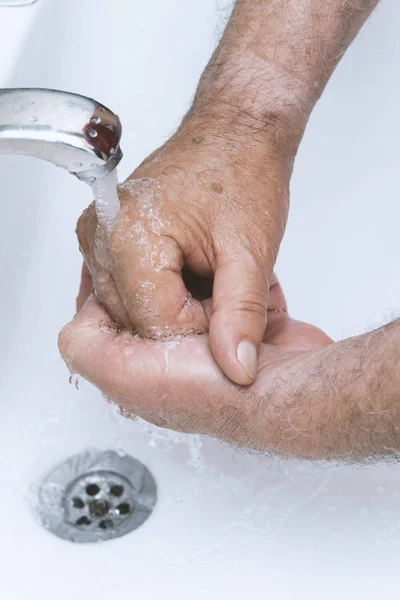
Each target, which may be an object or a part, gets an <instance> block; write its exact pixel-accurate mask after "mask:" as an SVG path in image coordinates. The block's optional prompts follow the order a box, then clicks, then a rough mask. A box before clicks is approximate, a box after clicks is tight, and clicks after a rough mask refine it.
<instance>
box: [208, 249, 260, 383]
mask: <svg viewBox="0 0 400 600" xmlns="http://www.w3.org/2000/svg"><path fill="white" fill-rule="evenodd" d="M268 287H269V286H268V279H267V273H266V267H265V265H264V264H263V263H262V261H261V260H256V259H255V258H254V257H253V256H251V254H250V253H247V252H245V251H243V252H242V254H241V256H240V257H235V258H234V259H232V258H231V257H230V256H229V255H225V256H224V257H223V258H220V259H219V260H218V264H217V269H216V272H215V279H214V289H213V315H212V317H211V321H210V345H211V350H212V353H213V355H214V358H215V360H216V361H217V362H218V364H219V366H220V367H221V369H222V370H223V371H224V373H225V374H226V375H227V376H228V377H229V379H231V380H232V381H234V382H235V383H238V384H241V385H249V384H250V383H252V381H253V380H254V378H255V376H256V373H257V354H258V349H259V346H260V344H261V341H262V338H263V335H264V331H265V326H266V322H267V296H268Z"/></svg>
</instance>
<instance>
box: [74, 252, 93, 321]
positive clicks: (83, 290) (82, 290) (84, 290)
mask: <svg viewBox="0 0 400 600" xmlns="http://www.w3.org/2000/svg"><path fill="white" fill-rule="evenodd" d="M92 291H93V281H92V276H91V274H90V271H89V269H88V267H87V264H86V263H85V262H84V263H83V265H82V274H81V283H80V287H79V293H78V297H77V299H76V312H79V311H80V310H81V308H82V306H83V305H84V304H85V302H86V300H87V299H88V297H89V296H90V294H91V293H92Z"/></svg>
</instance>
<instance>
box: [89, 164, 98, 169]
mask: <svg viewBox="0 0 400 600" xmlns="http://www.w3.org/2000/svg"><path fill="white" fill-rule="evenodd" d="M97 167H100V165H98V164H97V163H93V164H92V165H90V168H91V169H97Z"/></svg>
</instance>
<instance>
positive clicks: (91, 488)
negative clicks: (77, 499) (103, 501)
mask: <svg viewBox="0 0 400 600" xmlns="http://www.w3.org/2000/svg"><path fill="white" fill-rule="evenodd" d="M99 491H100V488H99V486H98V485H96V484H95V483H91V484H89V485H88V486H87V487H86V493H87V495H88V496H97V494H98V493H99Z"/></svg>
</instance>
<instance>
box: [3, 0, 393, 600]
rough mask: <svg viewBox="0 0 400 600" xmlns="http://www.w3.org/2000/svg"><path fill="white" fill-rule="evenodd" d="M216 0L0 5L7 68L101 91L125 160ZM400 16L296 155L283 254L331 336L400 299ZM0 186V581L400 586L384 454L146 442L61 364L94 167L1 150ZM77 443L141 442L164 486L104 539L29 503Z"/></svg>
mask: <svg viewBox="0 0 400 600" xmlns="http://www.w3.org/2000/svg"><path fill="white" fill-rule="evenodd" d="M216 5H217V2H216V0H202V2H198V0H185V2H177V1H176V0H148V2H146V3H142V2H136V1H132V0H119V1H118V2H116V1H115V0H102V1H101V2H99V1H94V0H93V1H92V0H85V1H84V2H83V1H82V0H58V1H57V2H54V1H51V0H39V2H38V3H36V4H35V5H33V6H32V7H26V8H20V9H17V8H15V9H0V19H2V14H3V12H2V11H5V12H4V21H3V23H4V25H3V29H4V33H2V36H3V37H2V39H1V41H0V51H1V56H2V57H3V56H4V57H5V63H4V66H3V67H2V69H3V70H2V71H1V74H2V76H3V79H0V83H1V84H2V85H3V86H4V87H6V86H7V87H18V86H23V87H27V86H35V87H51V88H59V89H66V90H69V91H73V92H78V93H81V94H84V95H88V96H92V97H94V98H96V99H97V100H99V101H100V102H103V103H104V104H106V105H108V106H109V107H110V108H111V109H112V110H114V111H116V112H117V113H118V114H119V115H120V117H121V120H122V123H123V126H124V136H123V150H124V152H125V158H124V161H123V163H122V165H121V168H120V176H121V177H125V176H126V175H128V173H129V172H130V171H131V170H133V168H134V167H135V165H136V164H137V163H138V162H139V161H140V160H142V159H143V158H144V157H145V156H146V154H147V153H149V152H150V151H151V150H153V149H154V148H155V147H156V146H157V145H159V144H160V143H161V142H162V141H163V140H164V139H165V138H166V137H167V136H168V134H169V133H171V132H172V131H173V128H174V126H176V125H177V123H178V122H179V118H180V117H181V116H182V115H183V113H184V111H185V109H186V108H187V107H188V105H189V101H190V98H191V96H192V93H193V91H194V87H195V85H196V81H197V79H198V77H199V74H200V72H201V70H202V68H203V66H204V65H205V63H206V61H207V60H208V58H209V55H210V53H211V51H212V48H213V45H214V43H215V40H216V29H217V21H218V19H219V18H221V15H219V16H218V15H217V10H216ZM17 15H18V18H17ZM399 26H400V4H398V3H395V2H386V3H382V5H381V6H380V7H379V9H378V10H377V12H376V14H374V16H373V17H372V19H371V20H370V22H369V23H368V24H367V26H366V27H365V29H364V30H363V31H362V33H361V35H360V36H359V38H358V40H357V41H356V43H355V44H354V46H353V47H352V48H351V50H350V51H349V53H348V54H347V56H346V57H345V59H344V61H343V63H342V64H341V66H340V68H339V69H338V71H337V73H336V74H335V76H334V77H333V80H332V82H331V84H330V85H329V88H328V90H327V91H326V94H325V95H324V97H323V99H322V101H321V102H320V104H319V105H318V107H317V109H316V111H315V113H314V115H313V119H312V121H311V123H310V126H309V129H308V131H307V134H306V137H305V139H304V143H303V145H302V148H301V152H300V154H299V158H298V162H297V168H296V172H295V176H294V181H293V194H292V196H293V202H292V211H291V218H290V223H289V226H288V231H287V236H286V238H285V241H284V244H283V247H282V252H281V257H280V260H279V265H278V273H279V274H280V276H281V280H282V283H283V285H284V287H285V289H286V292H287V295H288V300H289V305H290V309H291V312H292V313H293V315H294V316H296V317H298V318H303V319H306V320H307V319H308V320H310V321H313V322H315V323H316V324H317V325H319V326H321V327H324V328H326V330H327V331H328V333H329V334H330V335H332V336H333V337H336V338H340V337H344V336H347V335H350V334H355V333H359V332H360V331H364V330H365V329H366V328H368V327H372V326H374V325H379V324H381V323H382V322H383V321H384V320H388V319H390V318H391V316H393V315H394V312H395V309H396V307H398V304H399V301H398V299H399V297H400V278H399V269H398V265H399V255H400V253H399V245H400V244H399V239H400V227H399V221H400V208H399V199H398V164H399V147H398V140H399V139H400V119H399V110H398V107H399V101H400V83H399V79H398V77H397V76H396V73H398V72H399V68H400V41H399V37H398V29H399ZM2 60H3V59H2ZM0 185H1V198H2V201H1V205H0V221H1V223H2V235H1V238H0V268H1V271H0V272H1V286H2V294H1V297H0V307H1V314H2V319H1V325H0V339H1V346H0V389H1V396H0V407H1V408H0V441H1V448H2V453H1V456H0V487H1V493H0V515H1V517H2V523H1V542H0V582H1V590H2V592H1V595H2V597H4V598H5V599H10V600H27V599H28V598H43V599H44V600H50V599H53V598H57V600H71V598H76V597H79V598H82V599H83V598H85V599H88V598H96V600H106V599H107V600H109V599H110V598H112V600H116V599H117V598H123V599H126V598H129V599H132V600H133V599H134V600H137V599H139V598H140V599H141V598H143V599H160V598H162V599H165V598H171V599H174V600H180V599H182V600H183V599H185V600H186V599H187V598H191V599H192V600H198V599H202V598H210V599H213V600H214V599H215V600H217V599H218V600H219V599H222V598H233V599H235V598H243V597H246V596H248V597H253V598H263V599H264V598H271V599H276V600H278V599H279V600H286V599H287V600H292V599H294V598H296V599H302V598H304V599H307V600H321V599H324V600H337V599H338V598H341V599H342V600H357V599H360V600H361V599H362V600H390V599H395V598H396V599H398V598H399V596H400V582H399V578H398V575H397V572H398V555H399V552H400V517H399V514H400V510H399V505H400V472H399V470H398V468H397V467H396V465H394V466H391V467H389V466H386V465H375V466H364V467H363V468H359V467H344V466H329V467H327V466H319V465H318V466H316V465H310V464H306V463H303V464H302V463H298V462H296V461H292V460H291V461H284V460H281V459H277V458H268V457H262V456H259V455H257V456H254V455H251V454H249V453H247V452H245V451H235V449H232V448H229V447H227V446H224V445H222V444H219V443H217V442H215V441H213V440H205V441H204V445H203V450H202V451H203V459H204V463H205V464H204V467H203V468H202V469H201V468H200V469H198V468H195V467H194V466H193V462H194V461H193V457H192V459H191V458H190V452H189V446H188V444H187V443H186V442H183V443H181V444H173V445H172V448H171V449H168V448H166V447H165V444H164V443H162V444H161V445H160V444H159V443H155V444H154V443H150V444H149V439H150V438H149V436H148V435H147V433H146V432H145V431H144V429H143V427H142V426H140V425H139V424H137V423H135V422H131V421H127V420H125V419H123V418H122V417H119V416H118V415H116V413H115V411H114V410H113V409H111V408H110V407H109V406H107V405H106V404H105V402H104V401H103V399H102V397H101V395H100V394H99V392H97V391H96V390H94V389H93V388H91V387H90V386H89V385H88V384H86V385H84V387H83V389H82V390H80V391H77V390H76V389H75V388H74V387H73V386H71V385H69V383H68V373H67V371H66V368H65V366H64V364H63V362H62V360H61V358H60V357H59V355H58V351H57V333H58V331H59V329H60V328H61V327H62V325H63V324H64V323H65V322H67V321H68V320H69V319H70V318H71V316H72V314H73V312H74V297H75V294H76V291H77V285H78V280H79V270H80V263H81V258H80V255H79V252H78V248H77V243H76V240H75V236H74V227H75V222H76V220H77V218H78V216H79V214H80V212H81V211H82V209H83V208H84V207H85V206H86V205H87V204H88V203H89V202H90V201H91V197H90V190H89V188H87V187H86V186H85V185H83V184H82V183H80V182H79V181H77V180H75V179H74V178H73V177H71V176H69V175H68V174H66V173H65V172H63V171H61V170H57V169H55V168H54V167H53V166H51V165H47V164H44V163H41V162H39V161H35V160H31V159H28V158H23V157H5V156H1V157H0ZM87 448H99V449H104V450H109V449H110V450H113V449H114V450H115V449H117V450H118V449H121V450H124V451H125V452H127V453H128V454H130V455H132V456H134V457H135V458H137V459H139V460H140V461H142V462H143V463H145V464H146V466H147V467H148V468H149V469H150V471H151V472H152V474H153V476H154V477H155V479H156V481H157V484H158V493H159V499H158V504H157V506H156V508H155V511H154V513H153V514H152V515H151V517H150V518H149V520H148V521H147V522H146V523H145V524H144V525H143V526H142V527H141V528H140V529H138V530H136V531H134V532H132V533H130V534H129V535H127V536H125V537H123V538H119V539H116V540H113V541H108V542H105V543H103V544H97V545H93V544H84V545H79V544H72V543H69V542H66V541H63V540H60V539H58V538H57V537H55V536H54V535H52V534H51V533H49V532H48V531H46V530H45V529H44V528H43V527H42V526H41V524H40V523H39V522H38V521H37V519H36V517H35V511H34V504H35V498H36V486H37V481H38V480H39V479H40V477H41V476H42V475H43V474H45V473H46V472H47V471H48V470H49V469H51V468H52V467H53V466H55V465H57V463H59V462H61V461H62V460H64V459H66V458H68V457H69V456H71V455H73V454H76V453H78V452H80V451H82V450H85V449H87ZM195 458H196V457H195ZM188 462H189V463H191V464H188Z"/></svg>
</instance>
